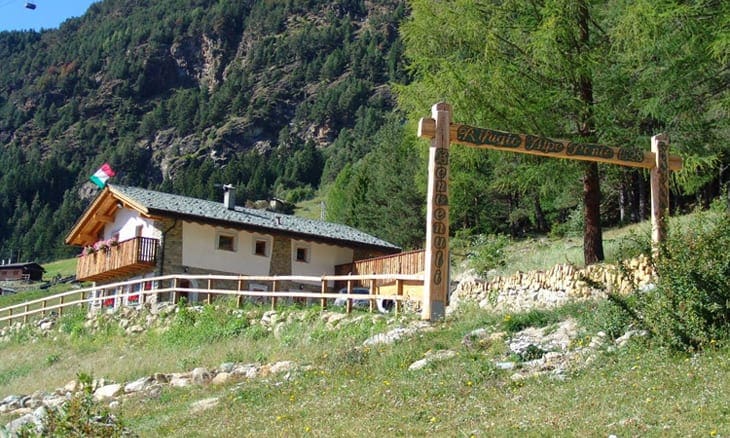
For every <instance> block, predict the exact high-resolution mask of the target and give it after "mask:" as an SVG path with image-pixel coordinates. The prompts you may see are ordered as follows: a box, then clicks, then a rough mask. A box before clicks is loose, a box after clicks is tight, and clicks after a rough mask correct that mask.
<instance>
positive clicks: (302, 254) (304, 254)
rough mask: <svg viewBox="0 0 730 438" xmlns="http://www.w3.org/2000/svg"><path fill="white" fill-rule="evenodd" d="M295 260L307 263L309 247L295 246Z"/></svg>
mask: <svg viewBox="0 0 730 438" xmlns="http://www.w3.org/2000/svg"><path fill="white" fill-rule="evenodd" d="M295 260H296V261H298V262H301V263H309V249H308V248H304V247H301V246H300V247H297V249H296V254H295Z"/></svg>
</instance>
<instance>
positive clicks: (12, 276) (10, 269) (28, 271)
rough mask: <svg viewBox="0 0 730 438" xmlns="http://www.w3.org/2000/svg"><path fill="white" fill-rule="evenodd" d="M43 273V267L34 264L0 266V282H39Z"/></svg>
mask: <svg viewBox="0 0 730 438" xmlns="http://www.w3.org/2000/svg"><path fill="white" fill-rule="evenodd" d="M44 272H46V270H45V269H43V266H41V265H39V264H38V263H36V262H25V263H8V264H5V265H0V281H12V280H26V281H41V280H42V279H43V273H44Z"/></svg>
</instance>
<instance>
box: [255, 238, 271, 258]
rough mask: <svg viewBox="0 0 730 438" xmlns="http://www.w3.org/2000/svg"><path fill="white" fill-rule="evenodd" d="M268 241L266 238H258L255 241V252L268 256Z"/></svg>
mask: <svg viewBox="0 0 730 438" xmlns="http://www.w3.org/2000/svg"><path fill="white" fill-rule="evenodd" d="M266 244H267V242H266V240H264V239H256V240H255V241H254V247H253V253H254V254H256V255H260V256H264V257H266V256H267V255H268V254H267V248H266V247H267V245H266Z"/></svg>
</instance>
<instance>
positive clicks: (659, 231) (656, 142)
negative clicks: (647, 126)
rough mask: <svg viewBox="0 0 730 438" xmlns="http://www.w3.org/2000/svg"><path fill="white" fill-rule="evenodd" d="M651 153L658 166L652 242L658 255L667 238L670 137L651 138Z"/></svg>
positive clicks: (653, 184) (653, 188) (654, 175)
mask: <svg viewBox="0 0 730 438" xmlns="http://www.w3.org/2000/svg"><path fill="white" fill-rule="evenodd" d="M651 151H652V152H653V153H654V156H655V159H656V164H655V166H654V167H653V168H652V169H651V240H652V246H653V251H654V253H655V254H656V253H657V252H658V251H659V248H660V247H661V245H662V243H664V241H665V240H666V238H667V216H668V212H669V137H668V136H667V135H666V134H658V135H655V136H654V137H652V138H651Z"/></svg>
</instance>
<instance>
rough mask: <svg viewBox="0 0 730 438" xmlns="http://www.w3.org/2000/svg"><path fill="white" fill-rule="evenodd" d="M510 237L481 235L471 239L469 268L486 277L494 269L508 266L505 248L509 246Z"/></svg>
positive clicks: (467, 257) (468, 255) (468, 253)
mask: <svg viewBox="0 0 730 438" xmlns="http://www.w3.org/2000/svg"><path fill="white" fill-rule="evenodd" d="M509 243H510V239H509V237H507V236H505V235H503V234H498V235H495V234H490V235H485V234H479V235H477V236H474V237H472V238H471V239H470V242H469V246H468V248H467V249H466V251H467V255H466V260H467V263H468V266H469V268H471V269H474V270H475V271H476V273H477V274H479V275H480V276H482V277H486V276H487V273H488V272H489V271H491V270H492V269H496V268H501V267H504V266H506V265H507V259H506V258H507V253H506V251H505V248H506V247H507V245H509Z"/></svg>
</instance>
